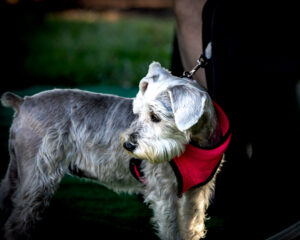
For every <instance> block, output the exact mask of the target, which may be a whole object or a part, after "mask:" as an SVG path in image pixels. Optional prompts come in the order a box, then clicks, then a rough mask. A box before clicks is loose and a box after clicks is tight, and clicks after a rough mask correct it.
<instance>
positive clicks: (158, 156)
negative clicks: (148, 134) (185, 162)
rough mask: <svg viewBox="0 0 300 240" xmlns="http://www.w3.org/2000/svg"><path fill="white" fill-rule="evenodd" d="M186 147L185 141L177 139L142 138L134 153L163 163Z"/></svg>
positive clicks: (139, 156)
mask: <svg viewBox="0 0 300 240" xmlns="http://www.w3.org/2000/svg"><path fill="white" fill-rule="evenodd" d="M184 149H185V143H184V142H181V141H179V140H175V139H159V140H154V139H151V140H150V141H145V140H140V141H138V147H137V149H136V150H135V151H134V152H133V153H132V154H133V155H134V156H135V157H137V158H139V159H146V160H148V161H149V162H151V163H161V162H168V161H170V160H172V159H173V158H174V157H175V156H180V154H181V153H182V152H183V151H184Z"/></svg>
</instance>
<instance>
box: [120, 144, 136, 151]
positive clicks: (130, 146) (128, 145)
mask: <svg viewBox="0 0 300 240" xmlns="http://www.w3.org/2000/svg"><path fill="white" fill-rule="evenodd" d="M123 147H124V148H125V149H126V150H128V151H129V152H133V151H134V149H135V148H136V145H133V144H132V143H130V142H124V144H123Z"/></svg>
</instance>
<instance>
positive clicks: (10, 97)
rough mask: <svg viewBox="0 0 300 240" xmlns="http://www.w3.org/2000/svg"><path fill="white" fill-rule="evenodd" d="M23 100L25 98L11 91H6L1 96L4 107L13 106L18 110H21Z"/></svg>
mask: <svg viewBox="0 0 300 240" xmlns="http://www.w3.org/2000/svg"><path fill="white" fill-rule="evenodd" d="M23 101H24V100H23V98H21V97H19V96H17V95H16V94H14V93H11V92H5V93H3V95H2V97H1V103H2V105H3V106H4V107H12V108H14V109H15V110H16V111H17V110H19V107H20V105H21V104H22V102H23Z"/></svg>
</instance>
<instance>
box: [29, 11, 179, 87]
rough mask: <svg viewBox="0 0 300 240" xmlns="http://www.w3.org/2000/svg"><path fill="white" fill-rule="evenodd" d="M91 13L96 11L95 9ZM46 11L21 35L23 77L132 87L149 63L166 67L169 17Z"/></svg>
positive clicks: (171, 26)
mask: <svg viewBox="0 0 300 240" xmlns="http://www.w3.org/2000/svg"><path fill="white" fill-rule="evenodd" d="M94 14H95V13H94ZM98 14H99V17H97V18H95V19H94V20H93V21H85V20H84V19H79V20H78V19H77V20H72V19H71V20H70V19H66V18H65V17H63V16H64V15H59V14H51V15H49V14H48V15H47V16H46V17H45V19H44V21H43V23H41V24H40V25H39V26H38V28H37V29H35V30H34V31H29V32H27V33H25V34H24V40H25V44H26V46H27V53H28V54H27V55H26V56H25V59H24V78H25V79H34V80H35V82H37V80H38V82H39V84H43V82H46V83H47V84H49V83H51V82H53V83H55V84H58V83H59V84H62V85H70V86H78V85H82V84H105V85H106V84H109V85H119V86H123V87H130V86H137V84H138V82H139V80H140V79H141V78H142V77H143V76H145V74H146V73H147V69H148V65H149V64H150V63H151V62H152V61H154V60H155V61H159V62H160V63H161V64H162V65H163V66H165V67H166V68H169V65H170V56H171V49H172V38H173V34H174V27H173V25H174V24H173V20H172V19H170V18H154V17H149V16H148V17H147V16H136V15H129V16H126V17H120V18H118V19H117V20H115V21H111V20H106V19H104V18H101V14H100V13H98Z"/></svg>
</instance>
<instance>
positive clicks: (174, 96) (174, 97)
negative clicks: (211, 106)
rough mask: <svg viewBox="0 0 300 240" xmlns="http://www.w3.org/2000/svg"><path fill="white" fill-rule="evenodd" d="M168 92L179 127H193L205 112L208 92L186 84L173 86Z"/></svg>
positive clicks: (181, 128)
mask: <svg viewBox="0 0 300 240" xmlns="http://www.w3.org/2000/svg"><path fill="white" fill-rule="evenodd" d="M168 93H169V96H170V100H171V106H172V111H173V114H174V119H175V123H176V126H177V128H178V129H179V130H180V131H185V130H187V129H189V128H191V127H192V126H193V125H195V124H196V123H197V122H198V120H199V119H200V117H201V116H202V115H203V113H204V108H205V104H206V101H207V93H206V92H205V91H201V90H200V89H198V88H195V87H189V86H185V85H179V86H178V85H177V86H174V87H171V88H170V89H169V90H168Z"/></svg>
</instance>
